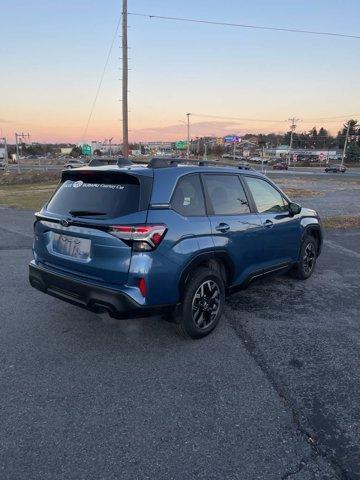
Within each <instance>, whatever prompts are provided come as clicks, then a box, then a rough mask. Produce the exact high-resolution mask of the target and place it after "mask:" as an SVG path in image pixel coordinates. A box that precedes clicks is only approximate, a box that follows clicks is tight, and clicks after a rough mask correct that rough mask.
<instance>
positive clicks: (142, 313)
mask: <svg viewBox="0 0 360 480" xmlns="http://www.w3.org/2000/svg"><path fill="white" fill-rule="evenodd" d="M29 282H30V285H31V286H32V287H34V288H36V289H37V290H40V291H41V292H43V293H47V294H48V295H51V296H53V297H56V298H59V299H61V300H64V301H65V302H68V303H71V304H73V305H76V306H78V307H82V308H85V309H87V310H90V311H92V312H97V313H99V312H104V311H106V312H108V313H109V314H110V315H111V316H112V317H114V318H135V317H146V316H150V315H156V314H160V313H166V312H169V311H171V309H172V308H174V306H173V305H159V306H151V307H149V306H144V305H140V304H139V303H137V302H135V301H134V300H133V299H132V298H131V297H130V296H129V295H127V294H126V293H124V292H121V291H119V290H115V289H113V288H107V287H103V286H100V285H97V284H94V283H91V282H87V281H84V280H82V279H77V278H76V279H75V278H73V277H70V276H68V275H64V274H63V273H58V272H56V273H55V272H53V271H51V270H48V269H47V268H45V267H44V266H40V265H38V264H37V263H35V261H34V260H32V261H31V262H30V265H29Z"/></svg>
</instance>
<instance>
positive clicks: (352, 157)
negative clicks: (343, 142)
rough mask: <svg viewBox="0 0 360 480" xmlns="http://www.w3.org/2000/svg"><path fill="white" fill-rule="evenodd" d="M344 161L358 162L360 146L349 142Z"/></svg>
mask: <svg viewBox="0 0 360 480" xmlns="http://www.w3.org/2000/svg"><path fill="white" fill-rule="evenodd" d="M346 161H347V162H349V163H358V162H360V146H359V145H358V144H357V143H355V142H352V143H350V144H349V146H348V148H347V149H346Z"/></svg>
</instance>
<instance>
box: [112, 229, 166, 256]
mask: <svg viewBox="0 0 360 480" xmlns="http://www.w3.org/2000/svg"><path fill="white" fill-rule="evenodd" d="M166 231H167V227H166V225H113V226H112V227H110V229H109V233H110V234H111V235H114V236H115V237H117V238H120V239H121V240H123V241H124V242H125V243H128V244H129V245H131V246H132V247H133V248H134V250H135V251H149V250H155V248H156V247H157V246H158V245H159V244H160V243H161V241H162V239H163V238H164V236H165V233H166Z"/></svg>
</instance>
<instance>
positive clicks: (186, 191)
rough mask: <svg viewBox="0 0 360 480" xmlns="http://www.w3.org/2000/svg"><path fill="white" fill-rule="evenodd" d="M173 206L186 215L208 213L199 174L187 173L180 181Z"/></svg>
mask: <svg viewBox="0 0 360 480" xmlns="http://www.w3.org/2000/svg"><path fill="white" fill-rule="evenodd" d="M171 208H172V209H173V210H175V211H176V212H178V213H180V214H181V215H184V216H185V217H194V216H202V215H206V213H205V201H204V195H203V191H202V187H201V182H200V177H199V175H186V176H185V177H183V178H180V180H179V181H178V183H177V185H176V188H175V192H174V194H173V197H172V200H171Z"/></svg>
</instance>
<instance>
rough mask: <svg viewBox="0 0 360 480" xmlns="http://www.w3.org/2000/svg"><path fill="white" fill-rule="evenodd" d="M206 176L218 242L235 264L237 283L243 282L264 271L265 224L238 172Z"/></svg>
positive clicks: (214, 234) (207, 192)
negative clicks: (252, 207) (245, 189)
mask: <svg viewBox="0 0 360 480" xmlns="http://www.w3.org/2000/svg"><path fill="white" fill-rule="evenodd" d="M203 180H204V185H205V190H206V194H207V198H208V202H209V205H210V211H209V217H210V222H211V229H212V233H213V241H214V246H215V248H216V249H218V250H225V251H227V252H228V253H229V255H230V256H231V258H232V261H233V264H234V268H235V274H234V284H240V283H242V282H243V281H244V280H245V279H246V278H247V277H248V276H250V275H251V274H253V273H254V272H260V273H261V271H262V268H263V265H262V262H263V238H264V227H263V226H262V223H261V220H260V218H259V216H258V215H257V214H256V213H253V212H251V210H250V205H249V202H248V199H247V197H246V194H245V191H244V189H243V186H242V184H241V182H240V179H239V176H238V175H234V174H222V175H219V174H206V175H203Z"/></svg>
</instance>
